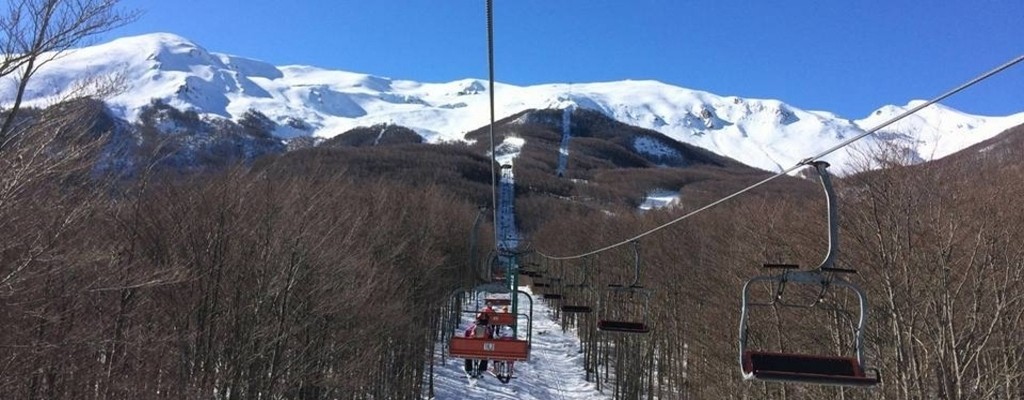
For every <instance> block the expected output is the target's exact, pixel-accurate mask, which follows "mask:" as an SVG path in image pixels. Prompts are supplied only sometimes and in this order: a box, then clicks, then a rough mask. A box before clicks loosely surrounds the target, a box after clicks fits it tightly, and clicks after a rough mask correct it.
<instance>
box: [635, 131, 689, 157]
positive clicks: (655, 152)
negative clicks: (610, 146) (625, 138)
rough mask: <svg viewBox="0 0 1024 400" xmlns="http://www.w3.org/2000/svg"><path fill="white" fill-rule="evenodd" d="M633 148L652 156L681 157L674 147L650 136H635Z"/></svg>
mask: <svg viewBox="0 0 1024 400" xmlns="http://www.w3.org/2000/svg"><path fill="white" fill-rule="evenodd" d="M633 149H635V150H636V151H637V152H639V153H642V154H647V155H651V156H654V157H665V158H682V157H683V156H682V154H679V152H678V151H676V150H675V149H673V148H671V147H669V146H667V145H665V143H662V142H661V141H660V140H658V139H655V138H652V137H650V136H637V137H636V138H635V139H633Z"/></svg>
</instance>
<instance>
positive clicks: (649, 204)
mask: <svg viewBox="0 0 1024 400" xmlns="http://www.w3.org/2000/svg"><path fill="white" fill-rule="evenodd" d="M678 202H679V192H676V191H672V190H663V189H661V190H654V191H651V192H649V193H647V196H645V197H644V201H643V203H640V209H641V210H644V211H649V210H653V209H656V208H664V207H669V206H671V205H673V204H675V203H678Z"/></svg>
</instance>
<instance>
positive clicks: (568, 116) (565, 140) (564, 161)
mask: <svg viewBox="0 0 1024 400" xmlns="http://www.w3.org/2000/svg"><path fill="white" fill-rule="evenodd" d="M572 111H573V107H572V106H569V107H566V108H564V109H562V143H561V144H560V145H559V146H558V170H557V171H555V173H557V174H558V176H564V175H565V168H566V167H567V166H568V165H569V138H570V137H571V136H572V135H571V131H572V129H571V125H572V124H571V123H572Z"/></svg>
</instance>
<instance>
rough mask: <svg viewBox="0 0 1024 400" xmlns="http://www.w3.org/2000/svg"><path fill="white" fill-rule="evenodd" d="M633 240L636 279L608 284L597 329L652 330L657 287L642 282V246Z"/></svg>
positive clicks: (618, 331) (603, 330)
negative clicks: (647, 286) (653, 303)
mask: <svg viewBox="0 0 1024 400" xmlns="http://www.w3.org/2000/svg"><path fill="white" fill-rule="evenodd" d="M639 246H640V245H639V242H636V241H634V242H633V252H634V255H635V260H636V261H635V264H634V271H633V283H631V284H629V285H616V284H613V285H608V287H607V288H606V289H605V290H604V291H603V292H602V293H601V299H600V302H599V303H598V305H599V307H598V317H597V330H598V331H602V332H617V333H648V332H650V331H651V324H650V304H651V297H652V294H653V291H652V290H650V289H645V288H644V287H642V286H640V284H639V283H640V248H639Z"/></svg>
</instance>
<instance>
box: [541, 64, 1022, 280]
mask: <svg viewBox="0 0 1024 400" xmlns="http://www.w3.org/2000/svg"><path fill="white" fill-rule="evenodd" d="M1021 61H1024V54H1022V55H1020V56H1017V57H1016V58H1014V59H1012V60H1010V61H1007V62H1006V63H1004V64H1002V65H1000V66H998V67H996V68H993V69H992V70H990V71H988V72H986V73H984V74H981V75H979V76H978V77H976V78H974V79H971V80H970V81H968V82H966V83H964V84H962V85H960V86H958V87H956V88H954V89H952V90H949V91H947V92H946V93H943V94H942V95H940V96H938V97H935V98H934V99H932V100H929V101H927V102H925V103H923V104H921V105H919V106H917V107H914V108H912V109H910V110H907V111H904V112H903V113H901V114H900V115H897V116H895V117H893V118H890V119H889V120H887V121H885V122H882V123H881V124H879V125H877V126H875V127H874V128H871V129H868V130H867V131H865V132H864V133H861V134H859V135H857V136H854V137H852V138H850V139H847V140H845V141H843V142H841V143H839V144H837V145H835V146H833V147H832V148H830V149H828V150H825V151H823V152H821V153H818V154H817V155H814V156H811V157H808V158H805V159H803V160H801V161H800V162H798V163H797V164H796V165H794V166H792V167H789V168H787V169H785V170H783V171H781V172H779V173H777V174H775V175H772V176H770V177H768V178H765V179H763V180H761V181H759V182H757V183H754V184H752V185H750V186H747V187H745V188H743V189H740V190H738V191H736V192H735V193H732V194H730V195H728V196H725V197H723V198H721V199H718V200H716V201H714V202H712V203H710V204H707V205H705V206H703V207H701V208H698V209H696V210H694V211H691V212H689V213H686V214H685V215H683V216H681V217H679V218H676V219H673V220H671V221H669V222H666V223H664V224H661V225H658V226H656V227H654V228H652V229H650V230H647V231H645V232H643V233H640V234H639V235H636V236H634V237H631V238H629V239H626V240H623V241H621V242H618V243H615V244H611V245H608V246H605V247H602V248H599V249H597V250H593V251H589V252H586V253H582V254H576V255H570V256H553V255H549V254H544V253H542V252H540V251H537V254H538V255H540V256H541V257H544V258H548V259H552V260H573V259H578V258H583V257H587V256H591V255H594V254H598V253H603V252H605V251H608V250H611V249H614V248H617V247H620V246H623V245H626V244H629V243H631V242H633V241H635V240H639V239H641V238H643V237H645V236H647V235H650V234H652V233H655V232H657V231H660V230H662V229H664V228H667V227H669V226H671V225H674V224H676V223H678V222H680V221H682V220H685V219H687V218H690V217H692V216H694V215H697V214H700V213H702V212H704V211H706V210H708V209H710V208H713V207H715V206H717V205H719V204H722V203H724V202H726V201H729V200H731V199H733V198H734V197H737V196H739V195H741V194H743V193H746V192H749V191H751V190H753V189H755V188H757V187H760V186H761V185H764V184H766V183H768V182H771V181H773V180H775V179H778V178H779V177H781V176H783V175H788V174H789V173H790V172H793V171H795V170H797V169H800V168H802V167H804V166H806V165H809V164H810V163H812V162H814V161H818V160H819V159H821V158H822V157H824V156H827V155H829V154H831V153H833V152H835V151H836V150H839V149H841V148H843V147H846V146H849V145H850V144H853V143H854V142H856V141H858V140H860V139H863V138H864V137H866V136H869V135H872V134H874V133H876V132H878V131H879V130H881V129H883V128H885V127H887V126H889V125H892V124H894V123H896V122H897V121H900V120H902V119H904V118H906V117H909V116H911V115H913V114H914V113H917V112H918V111H920V110H921V109H923V108H925V107H928V106H930V105H932V104H935V103H938V102H940V101H942V100H945V99H946V98H948V97H950V96H953V95H954V94H957V93H959V92H961V91H963V90H964V89H967V88H969V87H971V86H974V85H975V84H977V83H979V82H981V81H983V80H985V79H988V78H990V77H992V76H993V75H996V74H998V73H1000V72H1003V71H1005V70H1006V69H1008V68H1010V67H1012V66H1014V65H1016V64H1018V63H1020V62H1021Z"/></svg>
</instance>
